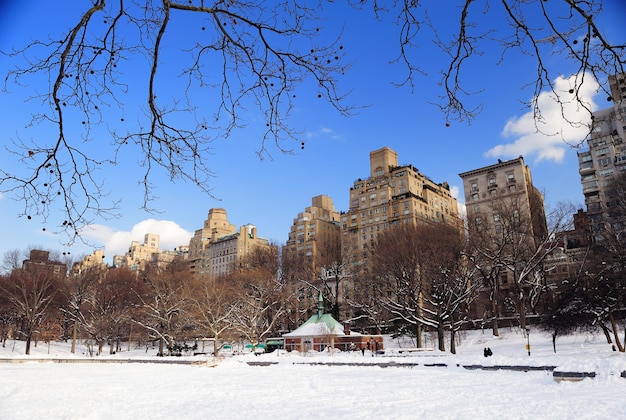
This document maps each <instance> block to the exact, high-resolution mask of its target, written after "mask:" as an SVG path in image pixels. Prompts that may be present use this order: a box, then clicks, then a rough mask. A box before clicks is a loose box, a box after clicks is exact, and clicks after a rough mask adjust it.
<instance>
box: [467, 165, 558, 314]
mask: <svg viewBox="0 0 626 420" xmlns="http://www.w3.org/2000/svg"><path fill="white" fill-rule="evenodd" d="M459 176H460V177H461V179H462V180H463V190H464V194H465V205H466V211H467V223H468V226H470V229H469V232H470V239H472V236H473V235H476V236H479V238H473V239H476V242H482V243H483V244H484V247H485V249H491V250H493V251H494V252H490V254H493V255H494V257H493V260H492V263H494V262H495V264H496V265H497V266H499V265H501V262H502V261H505V260H507V259H509V260H510V258H515V259H523V258H524V250H533V249H536V247H537V246H539V244H540V242H538V241H540V240H543V239H545V237H546V235H547V232H548V227H547V223H546V215H545V209H544V204H543V195H542V194H541V192H540V191H539V190H538V189H537V188H536V187H535V186H534V185H533V182H532V175H531V172H530V168H529V167H528V166H527V165H526V164H525V163H524V158H523V157H521V156H520V157H519V158H516V159H511V160H507V161H501V160H499V161H498V163H496V164H494V165H489V166H485V167H483V168H478V169H474V170H471V171H467V172H463V173H461V174H459ZM513 237H514V238H515V239H511V238H513ZM517 240H523V241H524V243H523V244H520V243H517V242H516V241H517ZM509 242H510V243H509ZM492 245H493V247H492ZM531 252H532V251H531ZM509 254H510V255H509ZM497 255H500V256H497ZM509 257H510V258H509ZM487 264H489V261H487ZM494 273H496V274H495V275H496V276H497V277H496V279H495V281H496V282H497V283H498V284H497V287H496V286H492V287H496V290H498V291H499V293H498V295H499V298H498V302H497V305H492V302H491V298H490V294H491V293H492V290H487V288H485V289H483V290H481V291H480V294H479V297H478V298H477V299H476V301H475V302H474V305H473V306H474V307H473V310H474V311H473V312H474V313H473V314H472V315H473V317H474V318H475V319H476V318H481V317H485V316H486V317H488V318H490V317H498V318H506V317H507V316H513V314H514V313H515V311H516V308H515V306H514V304H513V303H514V302H515V301H516V296H517V295H516V292H515V280H514V278H513V277H514V273H513V272H511V271H510V270H507V269H504V268H502V269H500V270H497V271H494ZM512 302H513V303H512ZM494 307H497V309H496V310H497V311H498V312H499V313H497V314H493V313H492V312H493V311H494Z"/></svg>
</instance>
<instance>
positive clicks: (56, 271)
mask: <svg viewBox="0 0 626 420" xmlns="http://www.w3.org/2000/svg"><path fill="white" fill-rule="evenodd" d="M22 269H23V270H24V271H25V272H27V273H29V274H31V275H37V276H50V277H55V278H57V279H64V278H65V277H66V275H67V266H66V265H65V264H64V263H62V262H60V261H52V260H50V252H48V251H42V250H39V249H32V250H31V251H30V254H29V258H28V259H26V260H24V261H23V262H22Z"/></svg>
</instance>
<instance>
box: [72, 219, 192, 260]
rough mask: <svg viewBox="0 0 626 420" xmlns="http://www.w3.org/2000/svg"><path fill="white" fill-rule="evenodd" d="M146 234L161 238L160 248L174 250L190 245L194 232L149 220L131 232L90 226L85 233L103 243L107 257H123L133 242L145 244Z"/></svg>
mask: <svg viewBox="0 0 626 420" xmlns="http://www.w3.org/2000/svg"><path fill="white" fill-rule="evenodd" d="M146 233H155V234H158V235H159V237H160V248H161V249H163V250H167V249H174V248H175V247H177V246H179V245H187V244H189V239H190V238H191V237H192V236H193V232H188V231H186V230H185V229H183V228H181V227H180V226H179V225H178V224H177V223H176V222H172V221H170V220H155V219H147V220H143V221H141V222H139V223H137V224H136V225H135V226H133V228H132V229H131V230H130V231H120V230H114V229H112V228H110V227H108V226H104V225H97V224H94V225H90V226H89V227H87V228H86V229H85V231H84V232H83V234H84V236H85V237H87V238H89V239H91V240H93V241H96V242H99V243H102V244H103V245H104V251H105V254H106V255H107V257H109V256H110V257H111V258H112V257H113V256H114V255H122V254H125V253H126V251H128V247H129V246H130V244H131V242H132V241H137V242H140V243H143V239H144V236H145V234H146Z"/></svg>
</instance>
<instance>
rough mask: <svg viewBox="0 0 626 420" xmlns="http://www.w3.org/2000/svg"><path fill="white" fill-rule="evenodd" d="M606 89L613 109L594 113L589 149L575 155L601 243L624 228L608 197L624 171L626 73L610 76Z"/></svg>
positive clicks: (594, 234)
mask: <svg viewBox="0 0 626 420" xmlns="http://www.w3.org/2000/svg"><path fill="white" fill-rule="evenodd" d="M609 86H610V89H611V98H610V99H612V103H613V106H612V107H610V108H606V109H602V110H600V111H597V112H594V113H593V117H592V118H593V120H592V128H591V133H590V135H589V137H588V139H587V146H588V149H587V150H585V151H582V152H579V153H578V167H579V173H580V182H581V185H582V189H583V194H584V196H585V206H586V207H587V214H588V217H589V224H590V228H591V232H592V237H593V240H594V241H595V242H601V241H602V240H603V235H604V233H605V231H606V230H609V231H613V232H614V231H615V230H616V229H617V230H623V229H626V226H624V225H623V221H621V220H620V216H619V215H616V214H615V212H614V211H613V210H614V203H613V200H612V198H611V196H612V191H611V181H612V180H613V179H614V178H615V175H617V174H619V173H623V171H626V74H624V73H622V74H618V75H616V76H609ZM618 213H619V212H618Z"/></svg>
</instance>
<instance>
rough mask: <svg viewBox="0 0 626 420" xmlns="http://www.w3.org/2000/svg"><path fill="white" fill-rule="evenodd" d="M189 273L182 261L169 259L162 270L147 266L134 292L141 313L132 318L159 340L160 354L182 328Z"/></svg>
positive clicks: (171, 344)
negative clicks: (174, 261) (149, 268)
mask: <svg viewBox="0 0 626 420" xmlns="http://www.w3.org/2000/svg"><path fill="white" fill-rule="evenodd" d="M191 278H192V277H191V273H189V272H188V271H186V270H185V269H184V266H183V265H182V264H178V263H172V264H170V265H168V266H167V267H166V268H164V269H162V270H158V269H151V270H146V273H145V274H144V278H143V279H142V280H143V281H142V282H138V283H137V284H136V287H135V289H134V290H135V293H136V295H137V298H138V301H139V305H138V306H139V308H140V315H139V316H138V317H137V318H135V319H134V322H136V323H138V324H139V325H141V326H142V327H143V328H144V329H145V330H146V331H147V332H148V333H150V334H151V335H153V336H154V337H155V338H156V339H157V340H158V341H159V353H158V354H159V355H160V356H164V355H165V346H166V345H167V347H168V351H169V349H171V348H172V346H173V344H174V341H175V340H176V338H177V335H181V332H182V330H183V329H184V325H183V324H184V323H185V322H184V320H183V319H181V315H182V314H183V313H184V310H185V307H186V305H187V303H188V299H189V293H188V290H189V284H190V282H191Z"/></svg>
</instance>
